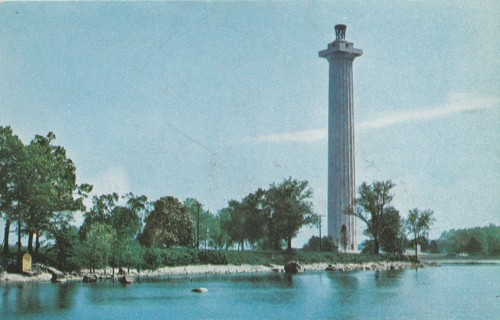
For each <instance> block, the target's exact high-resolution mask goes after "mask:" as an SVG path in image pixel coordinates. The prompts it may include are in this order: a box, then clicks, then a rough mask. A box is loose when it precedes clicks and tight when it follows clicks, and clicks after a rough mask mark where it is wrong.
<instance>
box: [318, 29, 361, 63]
mask: <svg viewBox="0 0 500 320" xmlns="http://www.w3.org/2000/svg"><path fill="white" fill-rule="evenodd" d="M346 29H347V26H346V25H344V24H338V25H336V26H335V41H333V42H332V43H329V44H328V48H327V49H325V50H322V51H320V52H319V53H318V55H319V56H320V57H321V58H326V59H330V58H333V55H335V56H337V57H340V56H344V57H345V56H347V57H349V58H352V59H354V58H356V57H359V56H361V55H363V50H361V49H356V48H354V44H353V43H352V42H348V41H346V40H345V34H346Z"/></svg>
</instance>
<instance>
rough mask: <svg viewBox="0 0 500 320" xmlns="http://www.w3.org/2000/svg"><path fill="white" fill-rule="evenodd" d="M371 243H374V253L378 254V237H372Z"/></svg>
mask: <svg viewBox="0 0 500 320" xmlns="http://www.w3.org/2000/svg"><path fill="white" fill-rule="evenodd" d="M373 244H374V245H375V254H379V251H380V250H379V244H378V239H377V238H373Z"/></svg>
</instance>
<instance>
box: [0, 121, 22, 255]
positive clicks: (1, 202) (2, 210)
mask: <svg viewBox="0 0 500 320" xmlns="http://www.w3.org/2000/svg"><path fill="white" fill-rule="evenodd" d="M23 148H24V145H23V143H22V142H21V140H20V139H19V137H18V136H16V135H14V133H13V132H12V129H11V128H10V127H2V126H0V216H3V218H4V219H5V228H4V240H3V253H9V234H10V225H11V222H12V221H13V220H14V221H15V220H16V218H17V217H16V213H17V211H18V210H19V208H18V201H17V194H16V191H17V184H18V176H17V175H16V173H17V170H18V166H19V163H20V162H21V160H22V157H23Z"/></svg>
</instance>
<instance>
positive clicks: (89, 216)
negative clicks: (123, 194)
mask: <svg viewBox="0 0 500 320" xmlns="http://www.w3.org/2000/svg"><path fill="white" fill-rule="evenodd" d="M119 199H120V197H119V196H118V194H117V193H110V194H103V195H100V196H94V197H93V198H92V208H91V209H90V210H89V211H87V212H85V213H84V215H83V217H84V220H83V224H82V225H81V227H80V238H81V239H82V240H84V239H85V238H86V235H87V232H88V230H89V229H90V227H91V226H92V225H93V224H94V223H101V224H106V225H111V215H112V212H113V210H114V209H115V207H116V206H117V205H116V203H117V202H118V200H119Z"/></svg>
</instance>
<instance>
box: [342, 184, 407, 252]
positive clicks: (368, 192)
mask: <svg viewBox="0 0 500 320" xmlns="http://www.w3.org/2000/svg"><path fill="white" fill-rule="evenodd" d="M394 187H395V184H394V183H392V181H390V180H387V181H375V182H373V183H372V184H371V185H369V184H367V183H366V182H363V183H362V184H361V185H360V186H359V189H358V193H359V197H358V198H357V199H356V204H355V207H354V208H347V210H346V213H347V214H353V215H355V216H357V217H358V218H359V219H361V220H362V221H363V222H364V223H365V224H366V227H367V229H366V234H367V235H369V236H370V237H372V238H373V242H374V251H375V252H374V253H375V254H378V253H379V251H380V242H381V238H382V237H383V236H384V221H387V220H388V219H384V218H385V217H386V216H387V215H394V214H395V213H396V212H397V210H396V209H395V208H394V207H392V206H391V202H392V199H393V195H392V193H391V190H392V189H393V188H394ZM397 214H398V215H399V213H397ZM385 231H387V230H385Z"/></svg>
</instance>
